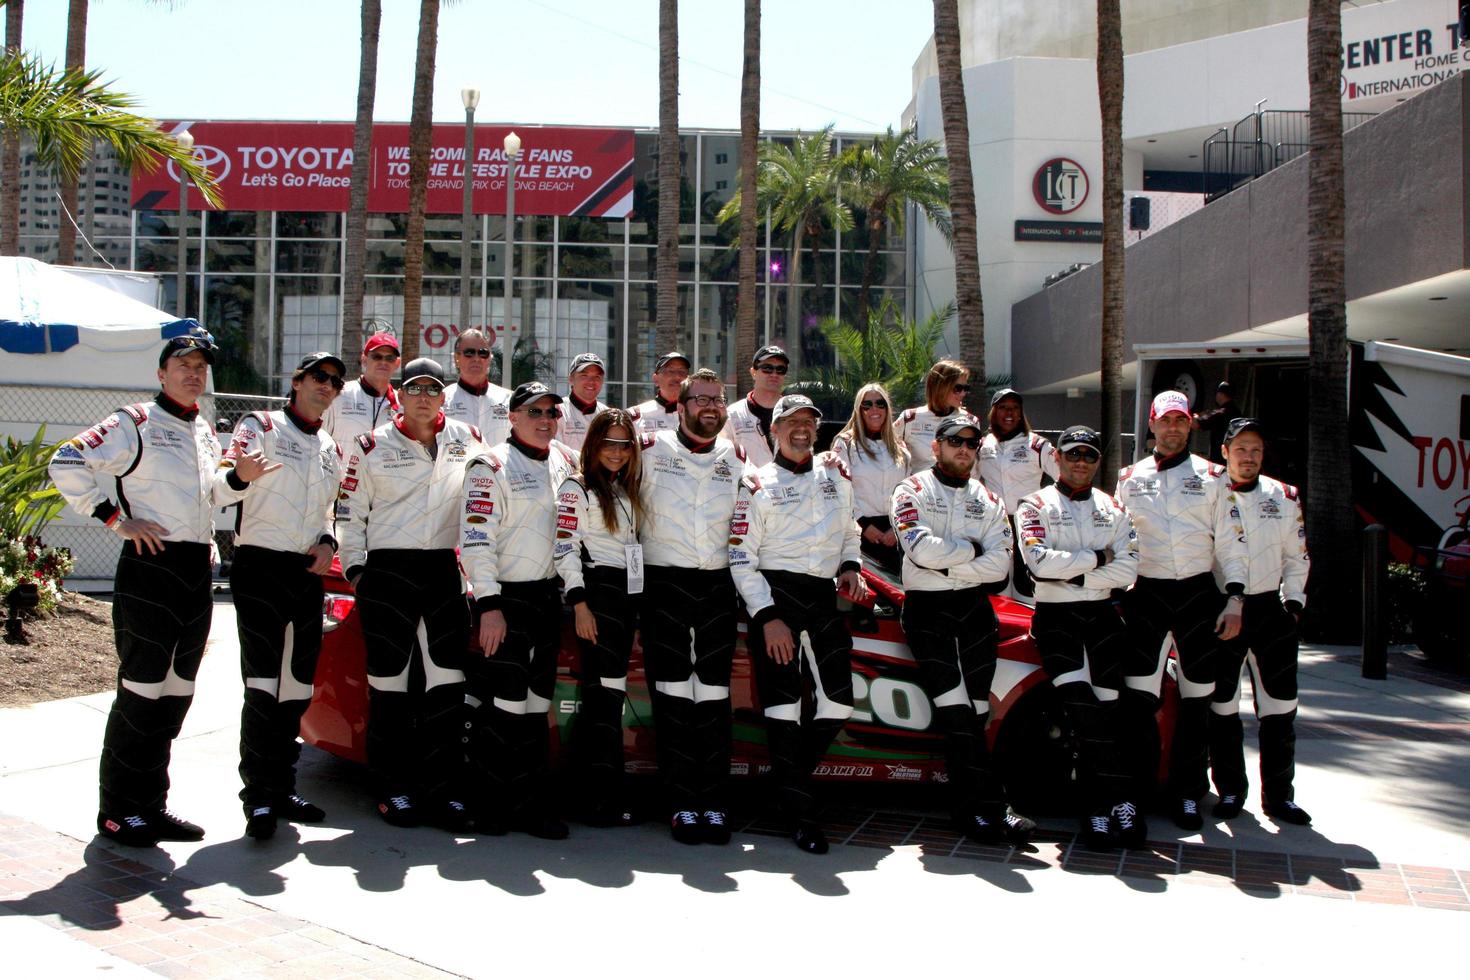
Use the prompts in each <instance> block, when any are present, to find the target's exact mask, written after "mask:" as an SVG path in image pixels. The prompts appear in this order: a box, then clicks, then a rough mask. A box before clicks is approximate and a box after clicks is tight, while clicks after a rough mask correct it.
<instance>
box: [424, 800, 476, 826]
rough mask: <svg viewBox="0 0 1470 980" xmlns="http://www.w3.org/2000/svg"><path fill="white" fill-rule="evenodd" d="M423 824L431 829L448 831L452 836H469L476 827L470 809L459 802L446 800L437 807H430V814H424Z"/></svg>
mask: <svg viewBox="0 0 1470 980" xmlns="http://www.w3.org/2000/svg"><path fill="white" fill-rule="evenodd" d="M423 822H424V823H426V824H428V825H429V826H430V827H438V828H439V829H440V830H447V831H449V832H450V833H451V834H467V833H469V832H470V831H471V830H473V829H474V827H475V820H474V817H473V816H472V815H471V814H470V808H469V807H467V806H465V805H464V804H463V803H461V802H460V801H459V800H445V801H444V802H443V803H440V804H438V805H437V806H431V807H429V808H428V812H427V813H425V814H424V818H423Z"/></svg>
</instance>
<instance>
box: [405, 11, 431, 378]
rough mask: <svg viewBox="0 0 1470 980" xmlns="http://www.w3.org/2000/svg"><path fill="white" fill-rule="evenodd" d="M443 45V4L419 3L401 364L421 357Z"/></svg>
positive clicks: (409, 166)
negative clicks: (437, 63)
mask: <svg viewBox="0 0 1470 980" xmlns="http://www.w3.org/2000/svg"><path fill="white" fill-rule="evenodd" d="M438 44H439V0H420V3H419V45H418V53H417V55H416V56H415V60H414V71H413V115H412V116H411V117H410V119H409V122H408V229H407V231H406V232H405V234H404V242H403V337H402V338H401V339H402V340H403V349H402V355H403V362H404V363H405V364H407V363H408V362H409V361H411V360H413V359H414V358H415V357H418V356H419V337H420V336H422V334H423V332H424V325H423V310H422V307H423V296H424V208H425V206H426V204H427V197H428V190H429V153H430V151H431V150H432V149H433V142H434V119H433V111H434V56H435V54H436V53H437V50H438Z"/></svg>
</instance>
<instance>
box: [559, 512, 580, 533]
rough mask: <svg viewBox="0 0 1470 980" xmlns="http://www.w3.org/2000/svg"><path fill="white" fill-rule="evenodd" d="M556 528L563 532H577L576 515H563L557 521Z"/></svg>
mask: <svg viewBox="0 0 1470 980" xmlns="http://www.w3.org/2000/svg"><path fill="white" fill-rule="evenodd" d="M556 526H557V527H559V528H561V529H562V530H563V531H575V530H576V529H577V517H576V515H575V514H562V515H561V516H559V517H558V518H557V519H556Z"/></svg>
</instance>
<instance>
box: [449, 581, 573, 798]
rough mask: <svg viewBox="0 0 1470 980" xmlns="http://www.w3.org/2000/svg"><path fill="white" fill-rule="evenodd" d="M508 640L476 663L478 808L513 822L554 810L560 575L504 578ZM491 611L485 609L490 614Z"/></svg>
mask: <svg viewBox="0 0 1470 980" xmlns="http://www.w3.org/2000/svg"><path fill="white" fill-rule="evenodd" d="M500 611H501V613H502V614H503V615H504V616H505V626H506V633H505V639H504V640H502V641H501V642H500V648H499V649H498V650H496V651H495V655H494V656H493V657H485V656H480V657H477V658H475V659H474V660H473V662H472V663H471V664H470V666H469V685H470V686H469V694H470V696H469V703H470V704H471V706H472V708H473V728H474V734H473V737H472V738H471V741H470V759H471V761H472V766H471V770H472V772H474V774H475V788H474V793H473V796H474V800H475V804H476V807H477V808H478V809H480V810H482V811H484V812H489V813H493V814H496V815H497V816H499V817H500V818H501V819H503V820H506V821H515V820H518V819H520V818H522V817H523V816H527V815H530V814H534V813H544V812H546V811H547V810H548V807H549V804H548V800H547V792H548V780H547V774H548V772H549V770H550V766H551V733H550V731H549V729H548V727H547V726H548V725H549V724H550V722H549V721H548V717H547V713H548V712H549V711H550V709H551V697H552V694H553V693H555V689H556V661H557V657H558V655H559V654H560V651H561V592H560V591H559V590H558V588H557V580H556V579H554V578H548V579H542V580H541V581H537V582H502V583H501V584H500ZM482 615H483V614H482Z"/></svg>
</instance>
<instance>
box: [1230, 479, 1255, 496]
mask: <svg viewBox="0 0 1470 980" xmlns="http://www.w3.org/2000/svg"><path fill="white" fill-rule="evenodd" d="M1260 485H1261V478H1260V476H1259V475H1258V476H1257V477H1256V478H1255V479H1254V480H1242V481H1240V482H1239V483H1236V482H1234V481H1233V480H1232V481H1231V483H1230V489H1231V490H1239V491H1240V492H1242V493H1250V492H1251V491H1252V490H1254V489H1255V488H1256V487H1258V486H1260Z"/></svg>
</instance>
